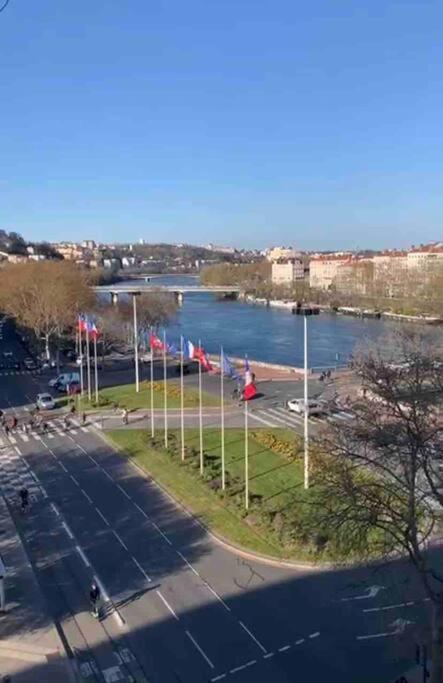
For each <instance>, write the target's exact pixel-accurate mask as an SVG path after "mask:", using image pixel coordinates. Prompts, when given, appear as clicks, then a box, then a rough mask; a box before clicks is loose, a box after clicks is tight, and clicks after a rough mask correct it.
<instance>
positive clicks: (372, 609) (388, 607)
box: [363, 598, 430, 612]
mask: <svg viewBox="0 0 443 683" xmlns="http://www.w3.org/2000/svg"><path fill="white" fill-rule="evenodd" d="M429 600H430V598H423V600H418V602H414V601H413V600H410V601H409V602H399V603H398V604H397V605H384V606H382V607H367V608H366V609H364V610H363V612H385V611H387V610H391V609H399V608H401V607H412V606H413V605H419V604H420V603H421V602H428V601H429Z"/></svg>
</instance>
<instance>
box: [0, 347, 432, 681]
mask: <svg viewBox="0 0 443 683" xmlns="http://www.w3.org/2000/svg"><path fill="white" fill-rule="evenodd" d="M3 337H5V334H3ZM2 342H3V343H5V342H6V343H8V344H10V343H12V342H11V340H10V339H9V338H7V339H6V340H0V348H1V344H2ZM0 381H1V399H2V406H9V408H8V410H9V411H10V412H13V411H17V412H18V414H22V409H21V408H20V406H22V405H23V404H25V403H27V398H26V397H27V396H30V395H34V394H35V393H37V389H38V386H39V382H41V381H42V380H41V377H40V376H38V375H37V376H34V375H18V376H9V375H8V376H5V377H1V378H0ZM25 437H26V438H25ZM0 438H1V440H2V444H1V450H0V453H1V457H0V484H1V485H2V488H3V491H4V493H5V494H6V495H7V496H8V498H9V501H10V503H11V504H13V501H14V497H15V494H14V487H16V486H17V485H19V483H20V481H22V480H23V478H25V479H26V480H27V481H30V482H31V484H32V491H31V493H32V506H31V510H30V512H29V514H27V515H26V516H21V515H20V514H19V513H18V511H17V510H16V509H15V508H14V509H15V517H16V520H17V523H18V525H19V528H20V530H21V532H22V534H23V537H24V540H25V544H26V547H27V550H28V552H29V554H30V557H31V560H32V562H33V564H34V567H35V570H36V572H37V575H38V577H39V579H40V582H41V584H42V586H43V589H44V592H45V595H46V597H47V599H48V601H49V603H50V605H51V609H52V611H53V614H54V618H56V620H57V622H58V623H59V625H60V629H61V630H62V633H63V634H64V638H65V640H66V645H67V647H68V649H69V650H70V651H71V654H72V657H73V658H74V660H75V661H76V662H77V663H78V666H79V670H80V671H81V673H82V674H83V677H84V678H85V680H87V681H89V680H90V681H113V680H122V681H128V682H129V681H130V680H131V676H132V680H135V681H138V682H140V683H141V682H142V681H150V682H155V683H157V682H158V683H160V682H161V683H169V682H171V683H177V682H183V683H184V682H186V683H188V682H189V683H199V682H200V681H201V682H204V681H212V682H213V683H215V681H227V682H229V681H232V683H235V682H238V683H246V682H252V681H254V683H256V682H263V683H264V682H265V681H266V682H268V681H275V682H276V683H287V682H289V681H314V682H316V681H322V682H323V681H334V682H337V683H338V682H340V683H348V682H349V683H351V682H358V683H373V682H375V681H377V682H381V681H386V682H387V683H388V682H389V681H392V680H395V678H396V677H397V676H399V675H400V674H401V673H402V672H403V671H404V670H406V669H408V668H409V666H410V665H411V662H412V661H413V657H414V654H415V643H416V642H417V641H418V639H419V638H422V637H423V634H422V630H423V629H422V625H423V624H424V623H425V622H426V616H427V610H428V604H427V603H426V602H424V601H423V598H424V596H423V592H422V590H421V587H420V585H419V584H418V583H417V581H416V580H415V577H414V574H413V573H412V571H411V570H410V569H409V566H408V565H407V564H406V563H404V562H398V563H394V564H391V565H389V566H384V567H382V568H378V569H375V568H371V569H369V568H361V569H349V570H345V569H334V570H330V571H311V570H301V569H300V570H297V569H286V568H278V567H274V566H269V565H266V564H262V563H259V562H253V561H249V560H246V559H244V558H242V557H240V556H239V555H238V554H237V553H235V552H231V551H230V550H227V549H224V548H222V547H221V546H220V545H219V544H218V543H216V542H215V541H214V540H212V538H211V537H209V536H208V535H207V533H206V532H205V531H204V529H202V527H201V526H200V525H199V523H198V520H194V519H193V518H191V517H190V516H189V515H187V514H186V513H185V512H184V511H183V510H182V509H180V508H178V507H177V506H176V505H175V504H174V503H173V502H172V501H171V500H170V499H169V498H168V497H167V496H166V495H165V494H164V493H163V492H162V491H161V490H160V489H159V488H158V487H157V485H156V484H155V482H153V481H149V480H148V479H147V478H146V477H144V476H143V475H142V474H141V473H140V472H139V471H138V470H136V469H135V468H134V467H133V466H132V465H131V464H130V463H129V462H128V461H127V460H126V458H125V457H124V456H123V455H121V454H119V453H117V452H115V451H114V450H113V449H112V448H110V447H109V446H108V445H107V444H106V443H105V442H104V441H103V440H102V438H101V437H100V435H99V433H98V432H97V431H96V430H95V428H94V427H93V425H91V424H87V425H86V426H83V427H79V426H75V427H74V428H73V429H71V430H70V431H69V432H65V431H64V430H63V429H62V425H61V424H60V423H59V422H55V423H54V425H53V429H52V431H51V432H50V434H48V435H47V436H44V437H40V438H35V436H32V435H29V436H28V435H23V434H20V433H17V434H14V435H13V436H12V438H11V439H8V438H7V437H5V436H4V435H1V436H0ZM92 576H96V577H97V578H98V579H99V581H100V585H101V586H102V588H103V590H104V597H105V600H104V605H103V609H102V618H101V620H95V619H94V618H93V617H92V616H90V614H89V610H88V586H89V582H90V580H91V578H92Z"/></svg>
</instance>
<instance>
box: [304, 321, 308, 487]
mask: <svg viewBox="0 0 443 683" xmlns="http://www.w3.org/2000/svg"><path fill="white" fill-rule="evenodd" d="M304 366H305V367H304V370H305V382H304V394H305V396H304V408H305V414H304V447H305V454H304V455H305V457H304V488H305V489H308V488H309V423H308V411H309V403H308V319H307V317H306V311H305V315H304Z"/></svg>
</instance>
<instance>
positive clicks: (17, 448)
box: [14, 446, 22, 455]
mask: <svg viewBox="0 0 443 683" xmlns="http://www.w3.org/2000/svg"><path fill="white" fill-rule="evenodd" d="M14 450H15V452H16V453H18V455H21V454H22V452H21V450H20V448H19V447H18V446H14Z"/></svg>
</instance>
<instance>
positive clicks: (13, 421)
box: [11, 415, 18, 429]
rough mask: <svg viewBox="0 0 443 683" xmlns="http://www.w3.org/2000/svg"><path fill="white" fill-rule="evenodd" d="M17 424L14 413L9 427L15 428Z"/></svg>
mask: <svg viewBox="0 0 443 683" xmlns="http://www.w3.org/2000/svg"><path fill="white" fill-rule="evenodd" d="M17 424H18V420H17V418H16V416H15V415H14V417H13V418H12V425H11V428H12V429H16V428H17Z"/></svg>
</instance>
